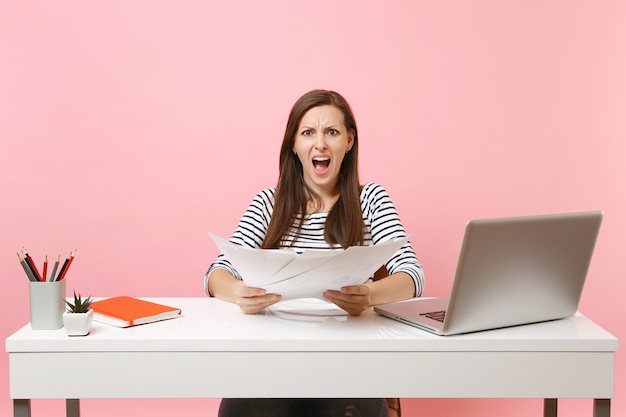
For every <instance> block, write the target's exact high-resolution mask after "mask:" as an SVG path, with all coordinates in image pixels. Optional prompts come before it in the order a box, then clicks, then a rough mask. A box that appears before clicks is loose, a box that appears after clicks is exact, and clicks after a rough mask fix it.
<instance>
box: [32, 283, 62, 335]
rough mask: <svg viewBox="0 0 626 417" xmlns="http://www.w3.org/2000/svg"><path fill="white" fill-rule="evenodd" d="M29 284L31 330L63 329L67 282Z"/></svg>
mask: <svg viewBox="0 0 626 417" xmlns="http://www.w3.org/2000/svg"><path fill="white" fill-rule="evenodd" d="M28 284H29V286H30V287H29V295H30V327H31V329H33V330H55V329H60V328H61V327H63V312H64V311H65V280H61V281H55V282H29V283H28Z"/></svg>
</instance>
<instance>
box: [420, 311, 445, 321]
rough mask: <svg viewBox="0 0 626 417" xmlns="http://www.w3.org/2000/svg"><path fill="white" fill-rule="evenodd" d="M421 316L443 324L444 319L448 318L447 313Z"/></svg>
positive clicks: (433, 312) (431, 313)
mask: <svg viewBox="0 0 626 417" xmlns="http://www.w3.org/2000/svg"><path fill="white" fill-rule="evenodd" d="M420 316H424V317H427V318H429V319H433V320H437V321H440V322H442V323H443V319H445V318H446V311H445V310H441V311H431V312H429V313H420Z"/></svg>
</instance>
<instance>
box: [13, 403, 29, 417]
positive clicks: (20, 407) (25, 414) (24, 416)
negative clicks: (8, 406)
mask: <svg viewBox="0 0 626 417" xmlns="http://www.w3.org/2000/svg"><path fill="white" fill-rule="evenodd" d="M13 417H30V400H28V399H26V400H23V399H19V400H18V399H14V400H13Z"/></svg>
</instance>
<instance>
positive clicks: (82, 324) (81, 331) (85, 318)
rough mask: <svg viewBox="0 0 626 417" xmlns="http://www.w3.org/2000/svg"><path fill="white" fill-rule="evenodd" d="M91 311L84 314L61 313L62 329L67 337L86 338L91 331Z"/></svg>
mask: <svg viewBox="0 0 626 417" xmlns="http://www.w3.org/2000/svg"><path fill="white" fill-rule="evenodd" d="M92 322H93V310H91V309H90V310H89V311H88V312H86V313H70V312H68V311H66V312H64V313H63V327H65V332H66V333H67V335H68V336H87V335H88V334H89V332H90V331H91V323H92Z"/></svg>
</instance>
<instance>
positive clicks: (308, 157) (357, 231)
mask: <svg viewBox="0 0 626 417" xmlns="http://www.w3.org/2000/svg"><path fill="white" fill-rule="evenodd" d="M358 143H359V141H358V132H357V127H356V122H355V119H354V115H353V113H352V110H351V109H350V106H349V105H348V103H347V102H346V100H345V99H344V98H343V97H342V96H341V95H339V94H338V93H336V92H334V91H327V90H314V91H311V92H309V93H306V94H305V95H303V96H302V97H301V98H300V99H298V101H297V102H296V103H295V104H294V106H293V108H292V109H291V113H290V115H289V119H288V121H287V127H286V129H285V136H284V139H283V144H282V147H281V150H280V162H279V171H280V172H279V178H278V184H277V186H276V188H271V189H266V190H263V191H261V192H260V193H259V194H257V196H256V197H255V198H254V199H253V201H252V203H251V204H250V206H249V207H248V209H247V210H246V212H245V214H244V216H243V217H242V219H241V221H240V223H239V225H238V227H237V229H236V230H235V232H234V233H233V235H232V237H231V239H230V240H231V242H233V243H236V244H240V245H243V246H248V247H253V248H267V249H269V248H284V247H291V248H293V249H295V250H297V251H302V250H305V249H341V248H344V249H345V248H347V247H349V246H355V245H372V244H377V243H381V242H384V241H387V240H390V239H394V238H396V237H404V236H406V232H405V231H404V228H403V226H402V224H401V222H400V219H399V217H398V213H397V210H396V208H395V207H394V205H393V203H392V202H391V199H390V198H389V195H388V194H387V192H386V191H385V189H384V188H382V187H381V186H380V185H378V184H374V183H369V184H366V185H364V186H361V184H360V182H359V175H358V167H357V159H358ZM381 272H382V274H379V273H377V274H376V276H375V277H374V279H373V280H371V281H369V282H367V283H365V284H362V285H354V286H347V287H343V288H341V290H338V291H335V290H328V291H325V292H324V297H325V298H326V299H327V300H328V301H330V302H332V303H334V304H336V305H337V306H339V307H340V308H342V309H343V310H345V311H346V312H348V313H349V314H351V315H354V316H358V315H359V314H361V313H362V312H363V311H364V310H366V309H367V308H368V307H370V306H372V305H376V304H382V303H388V302H393V301H399V300H403V299H407V298H411V297H416V296H420V295H421V294H422V290H423V286H424V275H423V272H422V268H421V266H420V264H419V262H418V260H417V257H416V256H415V253H414V251H413V249H412V247H411V244H410V243H407V244H405V245H404V246H403V247H402V248H401V249H400V250H399V251H398V252H397V253H396V254H395V255H394V256H393V257H392V258H391V259H389V261H387V262H386V264H385V265H384V268H381ZM379 275H382V276H386V277H385V278H384V279H379ZM387 275H388V276H387ZM241 278H242V277H241V276H240V275H239V274H238V272H237V271H236V270H235V269H234V268H233V266H232V265H231V264H230V263H229V262H228V260H227V259H226V258H225V257H224V255H223V254H221V255H219V256H218V258H217V259H216V260H215V262H214V263H213V264H212V265H211V267H210V268H209V270H208V272H207V274H206V275H205V288H206V290H207V293H208V294H209V295H210V296H214V297H218V298H220V299H223V300H227V301H230V302H233V303H236V304H237V305H239V307H240V308H241V310H242V311H244V312H245V313H248V314H254V313H257V312H260V311H262V310H264V309H265V308H267V307H268V306H270V305H272V304H274V303H276V302H278V301H280V294H267V293H266V292H265V290H263V289H260V288H252V287H247V286H246V285H245V283H244V281H243V280H242V279H241ZM381 401H382V402H381ZM381 404H382V405H381ZM384 404H385V403H384V400H372V399H362V400H358V399H351V400H343V399H333V400H293V399H291V400H273V399H269V400H227V399H226V400H223V401H222V405H221V406H220V416H227V415H228V416H236V415H237V416H242V417H245V416H248V415H255V416H256V415H263V416H265V415H268V416H270V415H292V414H287V413H288V412H287V411H286V410H287V409H289V410H290V411H289V413H293V415H294V416H295V415H298V416H301V415H304V416H306V415H310V416H316V417H317V416H344V415H352V416H357V415H361V416H376V417H378V416H387V415H388V414H387V410H386V406H384ZM285 407H286V408H285ZM298 407H302V408H298ZM313 409H315V411H311V410H313ZM249 410H254V411H255V413H256V414H255V413H252V414H249V413H248V411H249ZM263 410H265V411H263ZM307 410H308V411H307ZM381 410H382V411H381ZM250 412H251V411H250ZM307 412H308V413H309V414H306V413H307ZM264 413H266V414H264ZM345 413H348V414H345Z"/></svg>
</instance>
